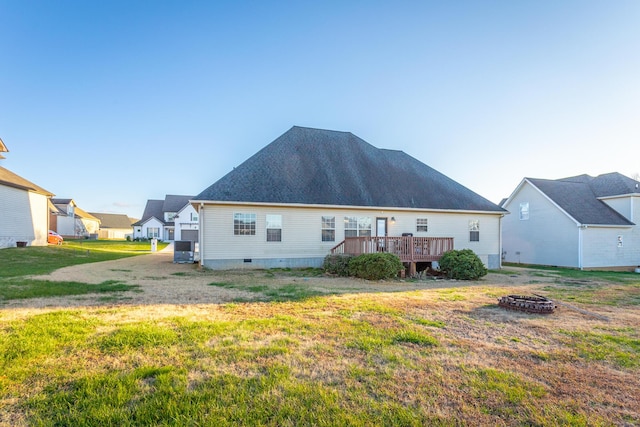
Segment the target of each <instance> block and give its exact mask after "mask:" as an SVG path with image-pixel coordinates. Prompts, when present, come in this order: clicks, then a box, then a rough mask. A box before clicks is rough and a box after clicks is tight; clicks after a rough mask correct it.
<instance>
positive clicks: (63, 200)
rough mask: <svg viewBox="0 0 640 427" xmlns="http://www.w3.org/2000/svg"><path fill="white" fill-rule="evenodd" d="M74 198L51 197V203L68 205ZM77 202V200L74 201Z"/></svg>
mask: <svg viewBox="0 0 640 427" xmlns="http://www.w3.org/2000/svg"><path fill="white" fill-rule="evenodd" d="M72 201H73V199H57V198H56V199H51V203H53V204H55V205H68V204H69V203H71V202H72ZM73 203H74V204H75V202H73Z"/></svg>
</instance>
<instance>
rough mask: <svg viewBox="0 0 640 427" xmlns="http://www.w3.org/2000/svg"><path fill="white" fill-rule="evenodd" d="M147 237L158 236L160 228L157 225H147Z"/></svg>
mask: <svg viewBox="0 0 640 427" xmlns="http://www.w3.org/2000/svg"><path fill="white" fill-rule="evenodd" d="M147 237H148V238H149V239H153V238H156V239H157V238H158V237H160V228H158V227H148V228H147Z"/></svg>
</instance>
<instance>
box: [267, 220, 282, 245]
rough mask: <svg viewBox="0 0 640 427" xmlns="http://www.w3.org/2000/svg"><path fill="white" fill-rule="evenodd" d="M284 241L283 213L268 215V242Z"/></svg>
mask: <svg viewBox="0 0 640 427" xmlns="http://www.w3.org/2000/svg"><path fill="white" fill-rule="evenodd" d="M281 241H282V215H267V242H281Z"/></svg>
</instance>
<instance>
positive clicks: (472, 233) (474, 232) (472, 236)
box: [469, 219, 480, 242]
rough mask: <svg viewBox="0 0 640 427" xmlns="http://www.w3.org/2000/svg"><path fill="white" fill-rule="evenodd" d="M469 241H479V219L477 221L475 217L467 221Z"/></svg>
mask: <svg viewBox="0 0 640 427" xmlns="http://www.w3.org/2000/svg"><path fill="white" fill-rule="evenodd" d="M469 241H470V242H479V241H480V221H478V220H477V219H472V220H470V221H469Z"/></svg>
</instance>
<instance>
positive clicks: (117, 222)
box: [89, 212, 133, 239]
mask: <svg viewBox="0 0 640 427" xmlns="http://www.w3.org/2000/svg"><path fill="white" fill-rule="evenodd" d="M89 213H90V214H91V215H93V216H94V217H96V218H98V219H99V220H100V230H99V231H98V238H100V239H126V238H127V236H129V237H132V236H133V225H132V224H133V223H132V220H131V218H129V217H128V216H127V215H124V214H113V213H102V212H89Z"/></svg>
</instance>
